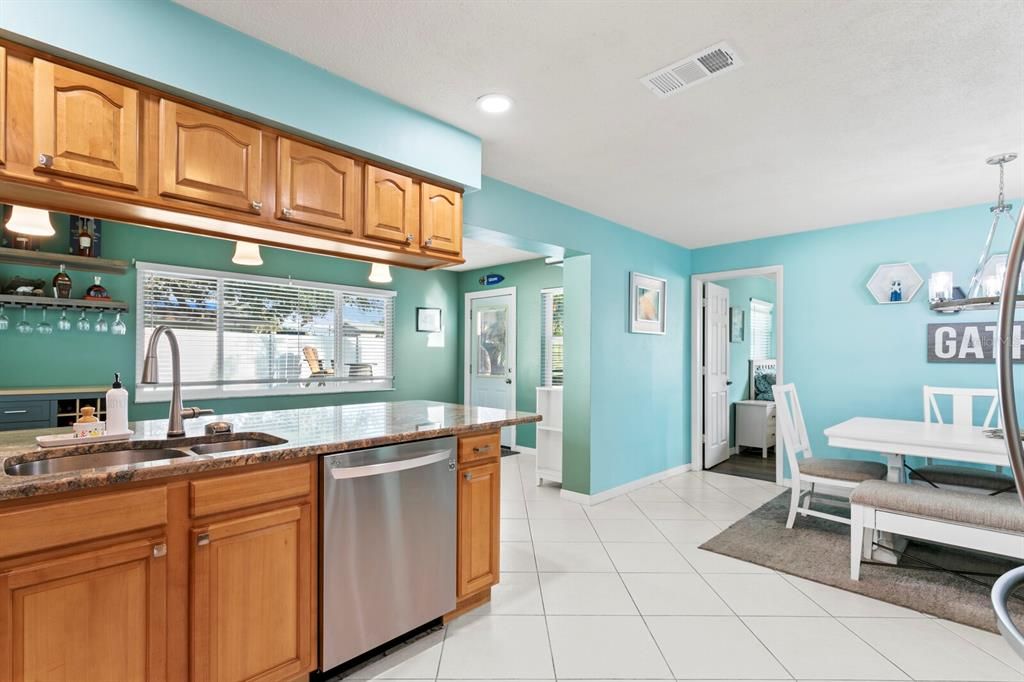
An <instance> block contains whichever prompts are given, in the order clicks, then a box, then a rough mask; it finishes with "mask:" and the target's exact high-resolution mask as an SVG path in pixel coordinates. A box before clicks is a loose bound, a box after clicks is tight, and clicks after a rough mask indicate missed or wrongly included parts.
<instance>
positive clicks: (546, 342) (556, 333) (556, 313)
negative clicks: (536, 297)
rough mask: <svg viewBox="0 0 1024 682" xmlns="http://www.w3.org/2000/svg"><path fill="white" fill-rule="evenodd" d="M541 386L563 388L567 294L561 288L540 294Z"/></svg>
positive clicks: (543, 291) (547, 290)
mask: <svg viewBox="0 0 1024 682" xmlns="http://www.w3.org/2000/svg"><path fill="white" fill-rule="evenodd" d="M540 311H541V313H540V317H541V324H540V326H541V330H540V331H541V337H540V374H541V378H540V384H541V386H561V385H562V377H563V375H564V371H565V354H564V349H565V346H564V344H563V343H562V340H563V335H562V333H563V331H564V329H565V324H564V320H565V293H564V291H563V290H562V288H561V287H558V288H552V289H541V292H540Z"/></svg>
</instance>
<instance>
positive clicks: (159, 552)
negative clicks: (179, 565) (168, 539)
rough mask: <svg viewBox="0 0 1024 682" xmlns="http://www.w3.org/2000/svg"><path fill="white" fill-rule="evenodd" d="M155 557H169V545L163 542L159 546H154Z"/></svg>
mask: <svg viewBox="0 0 1024 682" xmlns="http://www.w3.org/2000/svg"><path fill="white" fill-rule="evenodd" d="M153 556H154V557H162V556H167V544H166V543H163V542H161V543H160V544H159V545H153Z"/></svg>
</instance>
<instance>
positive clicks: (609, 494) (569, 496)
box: [562, 464, 693, 506]
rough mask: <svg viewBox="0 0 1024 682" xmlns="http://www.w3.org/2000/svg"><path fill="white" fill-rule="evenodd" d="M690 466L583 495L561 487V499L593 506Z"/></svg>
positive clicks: (663, 478) (690, 467) (676, 473)
mask: <svg viewBox="0 0 1024 682" xmlns="http://www.w3.org/2000/svg"><path fill="white" fill-rule="evenodd" d="M692 468H693V464H683V465H680V466H677V467H672V468H671V469H666V470H665V471H661V472H659V473H656V474H651V475H650V476H644V477H643V478H638V479H637V480H635V481H630V482H629V483H624V484H622V485H620V486H616V487H614V488H609V489H608V490H602V491H601V492H599V493H596V494H594V495H584V494H583V493H576V492H573V491H571V490H565V489H564V488H563V489H562V499H563V500H567V501H569V502H575V503H577V504H583V505H587V506H593V505H595V504H600V503H602V502H606V501H608V500H610V499H612V498H613V497H618V496H619V495H623V494H625V493H628V492H631V491H633V490H639V489H640V488H646V487H647V486H649V485H651V484H652V483H657V482H658V481H663V480H665V479H666V478H672V477H673V476H678V475H679V474H682V473H685V472H687V471H690V470H691V469H692Z"/></svg>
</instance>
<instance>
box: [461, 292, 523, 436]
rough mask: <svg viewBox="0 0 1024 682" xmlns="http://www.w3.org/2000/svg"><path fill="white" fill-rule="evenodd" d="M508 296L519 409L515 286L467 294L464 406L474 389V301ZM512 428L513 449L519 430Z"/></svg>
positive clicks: (514, 386) (515, 401)
mask: <svg viewBox="0 0 1024 682" xmlns="http://www.w3.org/2000/svg"><path fill="white" fill-rule="evenodd" d="M506 295H511V296H512V306H511V307H510V308H509V318H510V322H511V324H510V325H509V326H510V327H511V330H512V334H511V335H510V338H511V341H512V348H511V351H512V352H511V353H509V361H510V362H509V364H510V365H511V367H512V376H511V378H512V409H513V410H515V409H517V408H518V398H517V394H516V389H517V388H518V383H517V381H516V374H517V373H518V372H519V365H518V364H517V355H518V352H519V348H518V346H519V320H518V318H517V317H516V299H517V298H518V294H517V293H516V288H515V287H514V286H513V287H501V288H500V289H484V290H483V291H467V292H466V297H465V300H464V303H463V307H464V308H465V314H464V315H463V318H462V321H463V326H464V327H465V333H464V335H463V353H462V403H463V404H464V405H469V404H470V401H469V397H470V395H471V389H472V385H471V381H472V378H471V377H470V372H469V360H470V352H471V348H472V345H473V344H472V341H473V301H474V300H476V299H479V298H493V297H495V296H506ZM510 428H512V429H513V431H512V433H513V436H512V447H513V448H515V446H516V438H515V435H514V434H515V433H516V432H517V430H516V427H514V426H513V427H510Z"/></svg>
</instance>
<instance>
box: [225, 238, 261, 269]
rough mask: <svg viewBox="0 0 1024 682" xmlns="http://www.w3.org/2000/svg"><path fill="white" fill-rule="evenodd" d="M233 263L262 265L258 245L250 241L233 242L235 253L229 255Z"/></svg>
mask: <svg viewBox="0 0 1024 682" xmlns="http://www.w3.org/2000/svg"><path fill="white" fill-rule="evenodd" d="M231 262H232V263H234V264H235V265H263V257H262V256H260V245H259V244H253V243H252V242H235V255H233V256H232V257H231Z"/></svg>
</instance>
